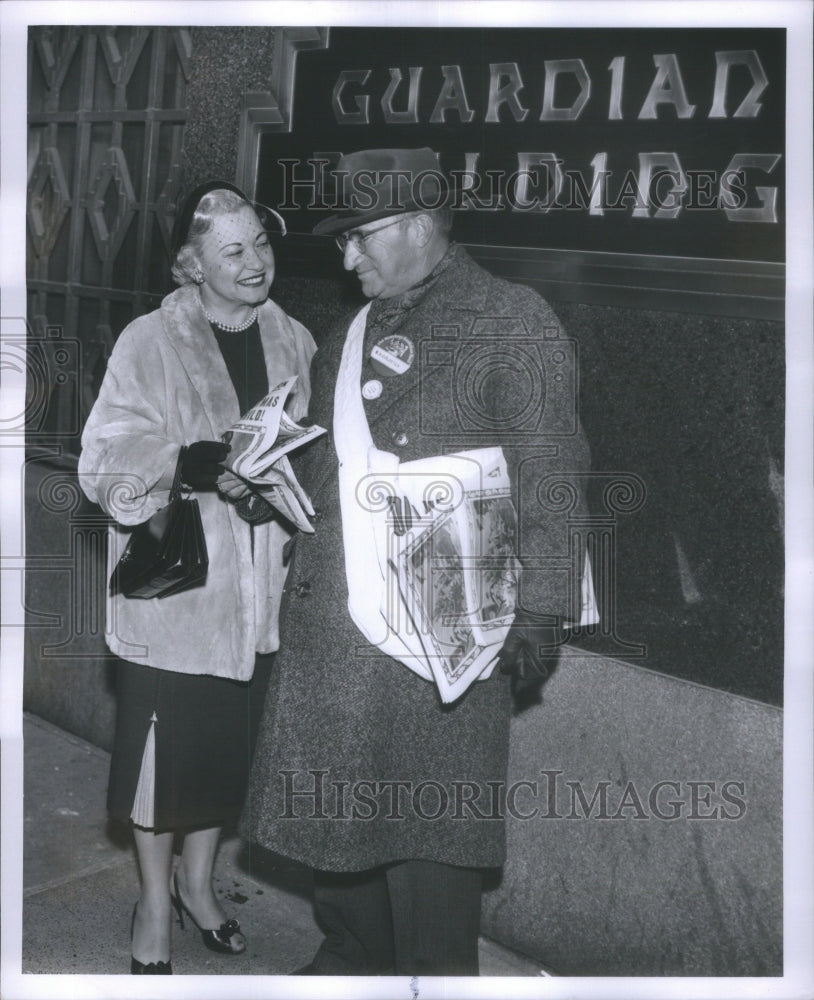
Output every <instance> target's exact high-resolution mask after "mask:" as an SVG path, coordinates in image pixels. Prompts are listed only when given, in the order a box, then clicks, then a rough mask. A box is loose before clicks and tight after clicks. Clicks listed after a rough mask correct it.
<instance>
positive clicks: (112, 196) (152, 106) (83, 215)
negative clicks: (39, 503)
mask: <svg viewBox="0 0 814 1000" xmlns="http://www.w3.org/2000/svg"><path fill="white" fill-rule="evenodd" d="M191 53H192V40H191V35H190V32H189V31H188V30H186V29H183V28H148V27H141V26H138V27H94V28H87V27H85V28H81V29H80V28H74V27H64V28H57V27H37V28H31V29H30V31H29V39H28V108H29V115H28V124H29V130H28V134H29V148H28V205H27V221H28V227H27V229H28V234H27V235H28V241H27V253H28V260H27V268H28V323H29V332H30V353H31V349H32V348H33V354H34V356H36V357H38V359H39V363H40V364H41V366H42V370H44V371H47V372H48V375H47V379H48V384H47V386H46V387H45V389H46V394H47V395H48V397H49V405H47V406H44V407H43V408H42V412H41V415H40V423H39V424H38V425H37V426H35V427H30V428H29V432H30V433H32V434H34V435H35V436H36V437H45V438H51V437H56V438H59V439H60V442H61V443H62V444H63V445H65V446H66V448H67V450H69V451H76V450H77V447H78V444H77V440H76V435H77V434H78V432H79V429H81V426H82V424H83V423H84V418H85V417H86V415H87V412H88V410H89V409H90V406H91V405H92V403H93V400H94V399H95V396H96V392H97V390H98V386H99V382H100V380H101V376H102V374H103V372H104V367H105V362H106V360H107V357H108V355H109V353H110V350H111V348H112V345H113V340H114V332H115V333H116V334H118V332H119V331H120V330H121V329H122V328H123V327H124V326H126V324H127V323H128V322H130V320H132V319H133V318H134V317H135V316H138V315H140V314H141V313H144V312H147V311H149V310H151V309H154V308H155V307H156V306H157V305H158V302H159V301H160V299H161V297H162V296H163V295H164V294H166V292H167V290H168V288H169V267H168V246H169V234H170V229H171V225H172V216H171V211H172V207H173V206H174V204H175V200H176V197H177V194H178V189H179V186H180V173H181V148H182V142H183V135H184V126H185V124H186V121H187V82H188V79H189V65H190V57H191ZM70 345H74V346H73V349H72V350H68V351H67V352H66V346H70ZM68 355H70V356H71V357H72V358H73V357H75V363H76V366H77V367H76V370H75V371H73V372H69V371H65V370H64V368H65V364H66V362H65V360H64V359H65V358H66V357H68ZM59 358H62V359H63V361H62V363H61V364H60V362H59Z"/></svg>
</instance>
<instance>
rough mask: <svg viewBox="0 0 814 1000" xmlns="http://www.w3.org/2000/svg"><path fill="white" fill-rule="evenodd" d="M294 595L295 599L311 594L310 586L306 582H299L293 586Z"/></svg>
mask: <svg viewBox="0 0 814 1000" xmlns="http://www.w3.org/2000/svg"><path fill="white" fill-rule="evenodd" d="M294 593H295V594H296V595H297V597H307V596H308V595H309V594H310V593H311V584H310V583H309V581H308V580H300V582H299V583H297V584H295V586H294Z"/></svg>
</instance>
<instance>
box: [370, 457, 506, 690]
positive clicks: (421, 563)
mask: <svg viewBox="0 0 814 1000" xmlns="http://www.w3.org/2000/svg"><path fill="white" fill-rule="evenodd" d="M473 459H474V461H473ZM456 460H457V461H456ZM436 462H438V460H433V459H430V460H423V461H418V462H415V463H408V464H406V465H402V466H401V468H400V470H399V471H400V475H399V487H400V492H401V493H402V497H401V498H400V499H399V500H398V502H394V503H393V504H392V510H391V514H389V515H388V517H389V519H390V522H391V531H390V532H389V534H390V549H391V557H390V568H391V571H392V572H393V573H394V574H396V575H397V578H398V591H399V593H400V595H401V599H402V602H403V609H405V610H406V613H407V616H409V619H410V621H411V626H412V629H413V630H414V632H415V634H416V636H417V638H418V639H419V640H420V642H421V645H422V647H423V652H424V657H425V659H426V662H428V664H429V666H430V669H431V671H432V676H433V678H434V680H435V683H436V685H437V687H438V690H439V693H440V695H441V699H442V701H444V702H450V701H454V700H455V699H456V698H459V697H460V696H461V695H462V694H463V693H464V692H465V691H466V690H467V688H468V687H469V686H470V685H471V684H472V683H473V682H474V681H475V680H478V679H479V678H483V679H484V680H485V679H486V678H487V677H488V676H490V675H491V673H492V670H493V669H494V666H495V663H496V660H497V655H498V653H499V652H500V649H501V648H502V646H503V642H504V640H505V638H506V635H507V632H508V629H509V626H510V625H511V624H512V621H513V620H514V610H515V600H516V596H517V580H518V573H519V569H520V563H519V561H518V560H517V557H516V555H515V551H516V544H517V543H516V514H515V509H514V504H513V502H512V498H511V488H510V484H509V478H508V473H507V470H506V463H505V459H504V457H503V454H502V451H501V449H499V448H494V449H482V450H481V451H480V452H469V453H462V454H460V455H449V456H444V458H443V459H442V460H441V463H442V464H443V466H444V468H445V470H446V478H447V479H449V480H450V483H449V487H450V488H448V489H446V490H445V491H444V492H445V494H446V497H447V498H453V499H451V502H450V501H449V499H448V500H447V502H441V503H438V504H436V503H433V502H432V501H431V500H430V502H428V500H427V494H426V489H422V493H423V494H424V495H423V496H422V497H417V496H416V497H410V496H409V494H410V492H412V490H411V487H413V486H418V485H419V484H421V483H422V480H423V481H424V483H426V480H424V476H425V475H426V474H427V473H428V472H430V474H431V475H432V476H433V478H434V479H435V483H436V486H438V485H440V484H441V482H442V480H441V479H439V472H440V470H437V471H436V469H432V470H430V468H429V466H431V465H435V464H436ZM441 463H439V464H441ZM419 469H420V471H421V475H420V476H417V475H416V473H417V472H418V471H419ZM452 469H454V471H451V470H452ZM442 475H443V474H442ZM394 499H395V498H394Z"/></svg>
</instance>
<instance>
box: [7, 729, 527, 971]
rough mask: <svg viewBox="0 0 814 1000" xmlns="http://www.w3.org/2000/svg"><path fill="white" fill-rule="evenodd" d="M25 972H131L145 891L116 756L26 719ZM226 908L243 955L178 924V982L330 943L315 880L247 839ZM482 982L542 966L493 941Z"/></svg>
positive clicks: (293, 956)
mask: <svg viewBox="0 0 814 1000" xmlns="http://www.w3.org/2000/svg"><path fill="white" fill-rule="evenodd" d="M23 732H24V744H25V776H24V789H25V820H24V824H25V828H24V865H23V961H22V971H23V972H24V973H56V974H65V973H79V974H84V975H115V974H120V973H128V972H129V968H130V916H131V913H132V910H133V904H134V902H135V900H136V897H137V895H138V891H139V883H138V871H137V867H136V861H135V855H134V853H133V849H132V845H131V838H130V836H129V834H128V831H127V830H120V829H119V828H117V827H116V826H115V825H113V824H108V821H107V817H106V813H105V791H106V786H107V773H108V764H109V754H107V753H105V752H104V751H103V750H100V749H99V748H98V747H95V746H92V745H91V744H89V743H86V742H85V741H84V740H81V739H79V738H78V737H76V736H73V735H71V734H70V733H66V732H64V731H63V730H61V729H58V728H57V727H55V726H53V725H51V724H50V723H48V722H45V721H44V720H42V719H39V718H37V717H36V716H33V715H26V716H25V719H24V729H23ZM215 887H216V891H217V893H218V896H219V897H220V899H221V901H222V903H223V906H224V909H225V910H226V912H227V913H228V914H229V915H230V916H235V917H237V918H238V919H239V921H240V923H241V927H242V928H243V930H244V931H245V933H246V938H247V940H248V948H247V950H246V952H244V954H243V955H240V956H232V955H219V954H216V953H214V952H211V951H208V950H207V949H206V948H205V947H204V945H203V943H202V941H201V939H200V935H199V934H198V932H197V931H196V930H195V928H194V927H192V926H190V923H189V921H187V922H186V923H185V927H186V929H185V930H183V931H182V930H181V929H180V927H179V926H178V923H177V921H176V922H175V923H174V925H173V942H172V963H173V971H174V973H175V974H181V975H183V974H188V975H193V974H194V975H206V974H210V975H230V976H234V975H255V976H269V975H277V976H279V975H286V974H288V973H290V972H291V971H292V970H294V969H297V968H299V967H300V966H302V965H305V964H306V963H307V962H309V961H310V960H311V958H312V957H313V955H314V952H315V951H316V949H317V947H318V945H319V943H320V941H321V940H322V934H321V933H320V931H319V929H318V927H317V926H316V923H315V922H314V917H313V913H312V908H311V903H310V891H309V873H308V870H307V869H305V868H303V867H302V866H300V865H297V864H295V863H294V862H290V861H287V860H286V859H285V858H281V857H279V856H277V855H273V854H271V853H269V852H267V851H263V850H262V849H260V848H258V847H257V846H256V845H250V844H246V843H245V842H243V841H242V840H241V839H240V838H238V837H228V838H224V840H223V842H222V844H221V848H220V851H219V853H218V858H217V861H216V864H215ZM480 965H481V975H482V976H539V975H540V974H541V969H540V966H539V964H537V963H534V962H532V961H530V960H529V959H527V958H525V957H523V956H520V955H517V954H515V953H514V952H511V951H508V950H507V949H505V948H503V947H501V946H500V945H499V944H497V943H496V942H493V941H490V940H487V939H485V938H481V941H480Z"/></svg>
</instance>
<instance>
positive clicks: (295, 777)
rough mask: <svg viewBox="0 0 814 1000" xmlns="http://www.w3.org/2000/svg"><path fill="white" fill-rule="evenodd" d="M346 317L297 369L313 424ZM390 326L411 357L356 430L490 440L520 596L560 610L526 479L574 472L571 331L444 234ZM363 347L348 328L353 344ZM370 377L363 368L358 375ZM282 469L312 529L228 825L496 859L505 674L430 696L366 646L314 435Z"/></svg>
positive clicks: (448, 441)
mask: <svg viewBox="0 0 814 1000" xmlns="http://www.w3.org/2000/svg"><path fill="white" fill-rule="evenodd" d="M346 329H347V323H346V324H344V326H343V330H342V331H337V333H336V336H335V337H333V338H332V339H331V340H330V341H329V342H328V343H327V344H326V345H325V346H324V347H321V349H320V351H319V353H318V355H317V361H316V362H315V365H314V371H313V372H312V379H313V385H314V392H313V397H312V409H311V417H312V418H313V419H314V420H316V422H318V423H320V424H322V426H325V427H328V428H331V427H332V419H333V390H334V385H335V382H336V373H337V369H338V365H339V360H340V356H341V351H342V346H343V341H344V335H343V333H344V330H346ZM396 330H397V332H398V334H400V335H402V336H404V337H406V338H409V340H410V341H411V342H412V343H413V344H414V346H415V359H414V361H413V363H412V365H411V367H410V369H409V370H408V371H407V372H406V373H405V374H403V375H400V376H398V377H393V378H386V379H382V382H383V391H382V394H381V396H380V397H379V398H378V399H375V400H372V401H366V403H365V410H366V415H367V418H368V422H369V425H370V430H371V434H372V437H373V442H374V444H375V445H376V446H377V447H378V448H381V449H384V450H388V451H391V452H395V453H397V454H398V456H399V458H400V459H401V460H403V461H410V460H413V459H418V458H424V457H429V456H432V455H439V454H443V453H444V452H450V451H460V450H465V449H471V448H477V447H485V446H488V445H495V444H500V445H502V446H503V448H504V452H505V454H506V457H507V461H508V465H509V470H510V475H511V477H512V483H513V487H514V498H515V501H516V503H517V505H518V508H519V510H518V514H519V522H520V528H521V532H520V534H521V543H520V545H521V555H522V556H523V557H524V561H525V562H526V564H527V566H528V567H529V568H528V571H527V574H526V580H525V582H524V586H523V589H522V592H521V602H522V603H523V604H524V605H525V606H527V607H529V608H531V609H533V610H537V611H541V612H543V611H544V612H550V613H556V614H563V615H565V614H568V613H569V612H570V610H571V609H570V607H569V601H570V589H571V588H569V579H568V578H569V573H568V571H567V564H568V530H567V525H566V513H565V512H564V508H563V505H559V512H558V513H555V512H553V510H548V509H546V508H545V506H544V505H543V504H542V503H541V501H540V498H539V496H538V494H539V492H540V491H539V490H538V486H539V484H540V483H542V482H543V481H544V480H545V478H546V477H547V476H549V475H552V474H557V475H559V474H562V473H574V472H576V473H579V472H581V471H583V470H584V469H585V468H586V467H587V463H588V452H587V447H586V445H585V441H584V438H583V436H582V434H581V431H580V429H579V425H578V422H577V421H576V420H575V413H574V402H575V386H574V383H573V374H574V369H573V357H572V353H573V352H572V344H571V342H570V341H567V339H566V338H565V335H564V334H563V332H562V330H561V329H560V327H559V323H558V321H557V318H556V316H555V315H554V313H553V312H552V310H551V309H550V308H549V306H548V305H547V303H546V302H545V301H544V300H543V299H541V298H540V296H538V295H537V294H536V293H534V292H533V291H531V290H530V289H528V288H525V287H522V286H518V285H513V284H510V283H509V282H507V281H504V280H501V279H497V278H494V277H492V276H491V275H489V274H488V273H487V272H486V271H484V270H483V269H482V268H481V267H479V266H478V265H477V264H475V263H474V262H473V261H472V260H471V258H470V257H469V256H468V255H467V254H466V253H465V251H463V249H462V248H459V247H457V248H453V257H452V260H451V262H450V264H449V266H448V267H447V268H446V269H445V270H444V271H442V273H441V274H440V277H438V278H437V280H436V281H435V283H434V284H433V286H432V288H431V290H430V291H429V293H428V294H427V295H426V297H425V298H424V299H423V301H421V302H420V303H419V304H418V305H417V306H415V307H414V308H413V309H412V310H411V311H410V312H409V313H408V314H407V318H406V319H405V320H404V322H402V324H401V325H400V326H398V327H397V328H396ZM370 346H371V345H370V343H369V338H367V337H366V342H365V356H367V355H368V354H369V350H370ZM557 351H560V352H561V353H559V354H558V353H557ZM371 375H372V373H371V372H370V370H369V369H363V373H362V380H363V382H364V380H365V379H369V378H370V377H371ZM557 375H562V379H561V380H556V378H557ZM561 381H562V382H564V383H566V384H567V389H566V391H564V392H560V391H559V386H560V382H561ZM298 475H299V476H300V478H301V481H302V482H303V485H304V486H306V488H307V489H308V490H309V491H310V493H311V497H312V500H313V502H314V505H315V507H316V509H317V518H316V523H315V528H316V531H315V534H314V535H313V536H304V535H300V536H298V537H297V539H296V543H295V545H294V551H293V554H292V565H291V571H290V573H289V576H288V582H287V584H286V594H285V596H284V611H283V615H282V619H281V629H282V645H281V649H280V652H279V653H278V655H277V659H276V664H275V670H274V673H273V675H272V680H271V684H270V688H269V693H268V697H267V701H266V708H265V716H264V720H263V723H262V726H261V733H260V737H259V740H258V746H257V751H256V755H255V759H254V765H253V770H252V778H251V783H250V794H249V797H248V800H247V805H246V809H245V811H244V816H243V821H242V829H243V832H244V833H245V834H246V835H247V836H248V837H250V838H251V839H253V840H255V841H257V842H259V843H260V844H262V845H264V846H265V847H267V848H270V849H272V850H274V851H277V852H279V853H281V854H284V855H286V856H288V857H291V858H294V859H297V860H299V861H302V862H305V863H307V864H309V865H311V866H312V867H315V868H318V869H323V870H333V871H358V870H363V869H366V868H371V867H374V866H376V865H379V864H382V863H386V862H391V861H397V860H404V859H427V860H432V861H438V862H444V863H448V864H454V865H470V866H479V867H491V866H498V865H500V864H502V863H503V860H504V854H505V846H504V842H505V831H504V821H503V816H504V813H505V807H504V805H503V804H501V796H502V793H503V791H505V788H504V786H505V779H506V770H507V761H508V742H509V719H510V714H511V696H510V690H509V683H508V680H507V678H506V677H505V676H503V675H501V674H500V673H499V672H498V671H495V672H494V673H493V675H492V677H491V679H489V680H488V681H478V682H476V683H475V684H473V685H472V686H471V687H470V688H469V690H468V691H467V692H466V694H464V695H463V696H462V697H461V698H460V699H459V700H458V701H456V702H454V703H452V704H449V705H443V704H442V703H441V701H440V698H439V696H438V693H437V691H436V689H435V686H434V684H432V683H431V682H429V681H426V680H424V679H422V678H420V677H418V676H417V675H416V674H414V673H413V672H411V671H410V670H409V669H408V668H407V667H405V666H404V665H402V664H401V663H399V662H398V661H396V660H394V659H392V658H390V657H387V656H385V655H382V654H381V653H380V652H379V651H378V650H377V649H376V648H375V647H372V646H370V645H369V644H368V643H367V642H366V641H365V639H364V638H363V636H362V634H361V633H360V632H359V631H358V630H357V629H356V627H355V626H354V624H353V623H352V621H351V619H350V616H349V614H348V610H347V599H348V590H347V583H346V574H345V562H344V553H343V545H342V526H341V516H340V506H339V494H338V476H337V458H336V453H335V450H334V447H333V442H332V440H331V437H330V436H329V437H328V438H327V439H326V438H322V439H320V440H319V441H317V442H315V443H314V445H313V446H311V447H309V450H308V451H307V452H305V453H303V456H302V460H301V461H300V462H299V465H298ZM572 478H573V477H572ZM549 506H550V507H552V508H554V507H557V506H558V505H557V504H550V505H549ZM566 506H567V505H566ZM552 567H554V568H553V569H552ZM524 573H526V571H525V570H524ZM532 777H533V776H532ZM466 800H470V802H471V805H469V804H466Z"/></svg>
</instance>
